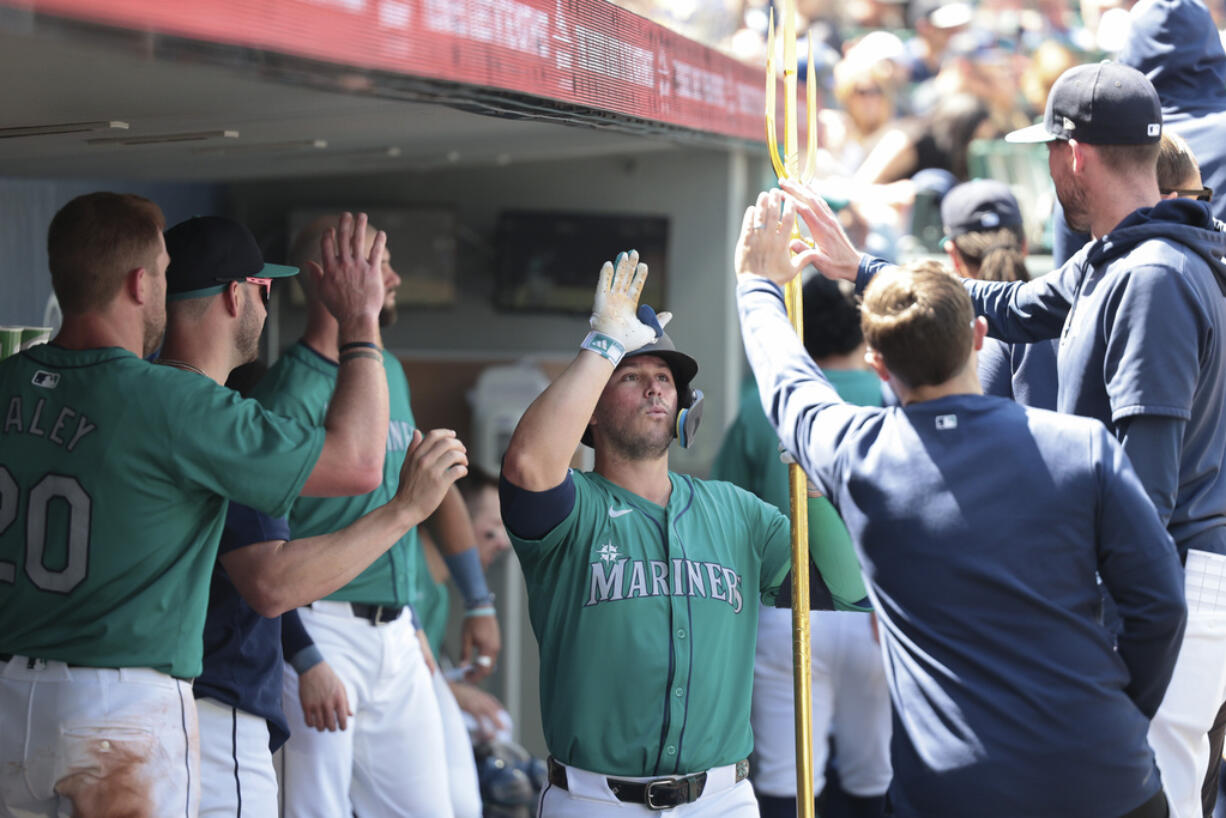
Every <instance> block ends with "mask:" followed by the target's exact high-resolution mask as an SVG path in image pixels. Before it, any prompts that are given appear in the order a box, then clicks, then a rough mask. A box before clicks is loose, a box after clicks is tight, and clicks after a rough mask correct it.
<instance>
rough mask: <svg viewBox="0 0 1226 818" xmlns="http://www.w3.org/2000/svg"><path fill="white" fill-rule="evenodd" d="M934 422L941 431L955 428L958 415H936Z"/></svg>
mask: <svg viewBox="0 0 1226 818" xmlns="http://www.w3.org/2000/svg"><path fill="white" fill-rule="evenodd" d="M936 423H937V429H939V430H940V431H942V432H944V431H947V430H949V429H957V428H958V416H957V415H937V419H936Z"/></svg>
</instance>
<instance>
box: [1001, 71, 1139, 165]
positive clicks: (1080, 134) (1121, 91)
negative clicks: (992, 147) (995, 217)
mask: <svg viewBox="0 0 1226 818" xmlns="http://www.w3.org/2000/svg"><path fill="white" fill-rule="evenodd" d="M1161 138H1162V103H1161V102H1159V101H1158V92H1157V91H1155V90H1154V86H1153V83H1151V82H1150V81H1149V78H1147V77H1146V76H1145V75H1144V74H1142V73H1141V72H1140V71H1138V70H1137V69H1135V68H1131V67H1129V66H1127V65H1122V64H1120V63H1116V62H1110V61H1106V60H1104V61H1103V62H1100V63H1095V64H1089V65H1078V66H1076V67H1074V68H1070V69H1069V70H1067V71H1065V72H1064V73H1063V74H1061V75H1060V78H1059V79H1058V80H1056V84H1055V85H1053V86H1052V88H1051V92H1050V93H1049V94H1048V95H1047V110H1046V111H1045V112H1044V113H1043V121H1042V122H1041V123H1039V124H1037V125H1031V126H1030V127H1028V128H1021V129H1020V130H1016V131H1013V132H1012V133H1010V134H1007V135H1006V136H1005V141H1006V142H1052V141H1054V140H1056V139H1063V140H1069V139H1076V140H1077V141H1078V142H1084V143H1085V144H1087V145H1147V144H1151V143H1154V142H1157V141H1158V140H1159V139H1161Z"/></svg>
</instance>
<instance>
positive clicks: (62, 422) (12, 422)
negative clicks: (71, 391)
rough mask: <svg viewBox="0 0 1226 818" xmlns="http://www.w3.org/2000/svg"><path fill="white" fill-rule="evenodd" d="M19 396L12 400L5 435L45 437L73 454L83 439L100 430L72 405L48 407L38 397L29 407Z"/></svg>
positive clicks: (44, 401)
mask: <svg viewBox="0 0 1226 818" xmlns="http://www.w3.org/2000/svg"><path fill="white" fill-rule="evenodd" d="M30 403H31V402H30V401H26V402H25V403H23V402H22V399H21V397H20V396H19V395H14V396H12V397H11V398H9V401H8V411H7V412H5V414H4V433H5V434H6V435H8V434H27V435H33V436H34V437H42V438H46V439H47V440H49V441H51V442H52V443H54V444H56V445H57V446H63V447H64V448H65V449H66V450H68V451H70V452H71V451H72V450H73V449H75V448H76V446H77V444H78V443H80V442H81V438H83V437H85V436H86V435H87V434H89V433H90V432H92V431H94V429H97V428H98V427H97V426H95V425H94V424H93V423H91V422H90V420H89V418H88V417H86V416H85V415H84V414H83V413H82V412H80V411H78V410H76V409H73V408H72V407H71V406H61V407H58V408H57V407H55V406H52V407H50V408H48V407H47V399H46V398H39V399H38V401H37V402H34V403H33V406H32V407H31V406H30Z"/></svg>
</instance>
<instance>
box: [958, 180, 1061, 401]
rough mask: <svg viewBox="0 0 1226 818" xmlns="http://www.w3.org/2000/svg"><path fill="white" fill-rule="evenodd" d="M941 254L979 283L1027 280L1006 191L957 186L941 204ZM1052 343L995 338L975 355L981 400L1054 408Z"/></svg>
mask: <svg viewBox="0 0 1226 818" xmlns="http://www.w3.org/2000/svg"><path fill="white" fill-rule="evenodd" d="M941 224H942V227H943V228H944V231H945V242H944V244H945V252H946V253H948V254H949V260H950V263H951V264H953V267H954V271H955V272H957V273H958V275H961V276H964V277H966V278H974V279H982V280H984V281H1029V280H1030V273H1029V272H1027V270H1026V238H1025V236H1024V235H1023V233H1022V211H1021V208H1019V207H1018V204H1017V199H1016V198H1014V196H1013V194H1012V193H1011V192H1010V191H1009V186H1008V185H1006V184H1004V183H1003V182H997V181H994V180H992V179H976V180H974V181H971V182H966V183H964V184H961V185H958V186H957V187H955V188H954V189H953V190H951V191H949V193H947V194H945V198H943V199H942V200H941ZM1056 346H1057V344H1056V341H1055V340H1054V339H1052V340H1047V341H1040V342H1038V343H1035V344H1006V343H1005V342H1003V341H998V340H996V339H995V338H989V339H987V340H986V341H984V342H983V349H982V350H980V351H979V356H978V357H979V382H980V384H981V385H982V386H983V393H984V394H985V395H998V396H1000V397H1002V398H1012V399H1013V400H1016V401H1017V402H1018V403H1022V404H1025V405H1026V406H1034V407H1036V408H1038V409H1053V410H1054V409H1055V408H1056Z"/></svg>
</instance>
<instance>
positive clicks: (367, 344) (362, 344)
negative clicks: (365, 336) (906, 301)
mask: <svg viewBox="0 0 1226 818" xmlns="http://www.w3.org/2000/svg"><path fill="white" fill-rule="evenodd" d="M351 349H373V350H375V351H376V352H382V349H381V348H380V347H379V345H378V344H376V343H374V342H372V341H350V342H349V343H347V344H341V349H340V351H341V352H348V351H349V350H351Z"/></svg>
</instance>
